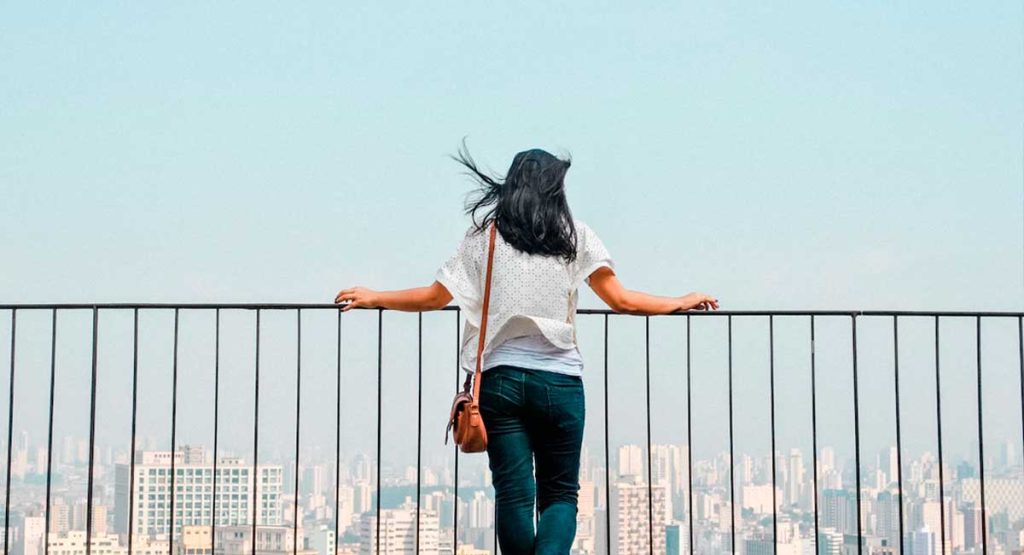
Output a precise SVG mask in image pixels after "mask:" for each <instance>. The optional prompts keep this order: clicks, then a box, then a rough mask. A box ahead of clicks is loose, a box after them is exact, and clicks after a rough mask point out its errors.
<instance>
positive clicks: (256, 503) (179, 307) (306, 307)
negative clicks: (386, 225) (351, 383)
mask: <svg viewBox="0 0 1024 555" xmlns="http://www.w3.org/2000/svg"><path fill="white" fill-rule="evenodd" d="M371 310H376V311H377V321H376V324H377V330H376V339H377V347H376V365H377V368H376V370H377V385H376V430H375V432H376V442H375V443H376V465H377V472H376V473H375V474H376V493H377V495H376V500H375V509H374V510H375V511H376V516H377V517H378V518H376V537H377V538H380V523H381V519H380V518H379V516H380V512H381V495H380V492H381V491H382V490H381V472H380V465H381V447H382V441H383V438H382V434H381V417H382V408H383V407H382V385H381V384H382V377H383V374H382V368H383V351H384V348H383V345H384V344H383V338H384V312H385V311H384V310H379V309H371ZM443 310H444V311H446V312H451V313H453V314H454V318H455V324H456V330H455V337H456V342H455V344H456V360H458V349H459V345H460V337H459V333H460V322H461V314H460V311H459V309H458V308H457V307H454V306H452V307H447V308H445V309H443ZM0 311H6V312H8V313H9V316H10V364H9V376H8V378H9V380H8V388H9V393H8V418H7V444H6V449H7V453H6V461H7V467H6V482H5V492H4V499H5V502H4V509H5V516H4V546H5V547H4V553H5V555H7V554H8V553H9V552H10V550H11V541H10V540H11V538H12V535H11V533H10V531H11V515H12V513H14V512H15V508H14V507H12V506H11V499H12V497H11V492H12V476H11V469H12V445H13V441H14V416H15V412H16V408H17V406H18V399H17V398H16V396H15V386H16V377H17V376H19V375H20V374H18V373H17V372H16V371H17V370H18V368H17V364H16V351H17V347H18V341H19V335H18V327H17V325H18V318H19V315H21V314H25V313H39V312H49V314H50V320H51V321H50V337H49V343H50V345H49V353H50V360H49V390H48V398H49V407H48V421H47V450H46V457H47V460H46V489H45V491H46V493H45V496H46V499H45V517H44V518H45V530H46V531H47V532H48V531H49V530H50V529H51V519H52V518H53V515H52V514H51V510H50V508H51V504H52V498H51V496H52V487H51V486H52V485H51V477H52V475H53V460H52V459H53V434H54V400H55V397H54V391H55V383H56V378H57V366H58V364H57V361H56V344H57V336H58V329H59V316H60V315H61V314H63V313H65V312H71V311H91V318H92V325H91V358H90V379H89V423H88V430H89V439H88V445H89V454H88V471H87V472H88V477H87V480H88V482H87V486H86V490H87V491H86V515H85V522H86V525H85V528H86V530H85V532H86V540H85V550H86V553H91V550H92V532H93V528H94V522H93V510H94V499H93V491H94V488H95V484H94V481H93V480H94V473H95V464H96V461H95V457H96V435H97V431H96V423H97V422H96V420H97V383H98V381H99V378H100V377H101V375H102V369H101V368H100V365H99V364H98V353H97V351H98V348H97V345H98V340H99V338H100V332H101V330H100V325H99V322H100V320H99V316H100V314H101V313H107V312H115V311H130V312H131V313H132V322H133V323H132V385H131V394H132V400H131V413H132V415H131V437H130V446H131V447H130V463H129V464H130V466H131V470H130V472H129V474H130V477H131V478H130V480H131V481H130V485H129V498H130V499H131V498H133V497H134V495H135V487H136V484H135V472H134V469H135V459H136V457H135V452H136V449H137V447H138V444H137V439H138V438H137V437H136V434H137V416H138V410H139V405H138V393H139V391H138V381H139V373H138V370H139V314H140V312H148V311H172V312H173V316H174V323H173V326H174V327H173V329H174V332H173V342H174V345H173V360H172V366H171V368H172V370H171V373H172V375H171V391H170V398H171V422H170V436H171V457H170V465H171V474H170V485H171V489H170V491H171V495H170V505H171V507H170V515H171V521H172V530H169V533H168V542H169V545H168V552H174V542H175V540H176V538H175V534H174V533H173V523H174V519H175V518H176V517H175V515H176V513H175V507H174V503H175V498H176V497H177V496H176V491H177V490H176V489H175V477H176V474H175V456H174V453H175V451H176V449H177V447H178V445H177V443H176V442H177V421H178V412H177V410H178V394H179V392H178V348H179V320H180V318H179V315H180V313H181V312H182V311H205V312H213V313H214V315H215V316H214V318H215V327H214V329H215V331H214V334H215V337H214V350H215V357H214V358H215V361H214V365H213V367H214V368H213V371H214V395H213V398H214V401H213V404H214V407H213V451H214V456H213V465H214V467H213V468H214V470H213V476H214V478H213V479H214V484H213V488H212V491H213V492H214V495H213V511H212V514H211V527H212V526H214V525H215V524H214V519H215V518H216V515H217V497H218V496H217V491H218V490H217V483H216V480H217V461H218V457H217V452H218V451H217V450H218V448H219V441H220V439H221V438H220V437H219V430H220V427H221V421H220V419H221V414H220V402H221V394H222V392H221V387H222V383H221V364H220V363H221V313H222V311H246V312H252V313H253V314H254V318H253V325H254V327H253V330H252V333H253V337H254V339H255V343H254V345H255V353H254V356H255V365H254V368H253V378H254V389H253V392H252V395H253V402H254V405H253V406H254V408H253V432H252V434H253V436H252V438H253V439H252V456H253V472H254V475H253V503H252V507H251V508H252V522H251V524H252V545H251V550H252V553H253V554H254V555H255V553H256V552H257V541H256V537H257V534H256V531H257V522H258V521H259V511H260V510H261V507H262V505H261V502H260V497H259V486H260V474H259V472H258V471H256V465H257V462H258V461H259V452H260V451H259V449H260V436H259V430H260V412H259V411H260V397H259V396H260V344H261V339H260V334H261V314H263V313H264V312H269V311H274V312H280V311H286V312H291V313H294V314H295V336H296V343H297V349H296V360H295V380H296V394H295V430H294V441H295V454H294V464H295V469H296V472H295V476H294V484H293V485H292V487H293V494H294V507H293V512H292V515H291V517H292V518H291V520H292V526H293V527H294V530H293V539H292V542H293V543H292V550H293V552H296V553H297V552H298V551H300V549H301V547H302V546H300V545H298V530H297V528H298V525H299V522H300V517H299V489H300V487H299V483H300V470H299V469H300V465H299V463H300V460H299V459H300V449H299V446H300V421H301V410H300V407H301V406H302V396H301V393H302V386H301V384H302V368H303V358H302V334H303V331H302V321H303V314H304V313H310V312H314V311H335V312H337V323H336V326H337V330H336V334H334V335H335V338H336V343H337V344H336V346H335V350H336V357H337V361H336V369H335V370H336V384H335V385H336V392H335V395H336V398H337V406H336V414H335V423H334V425H335V438H334V439H335V452H334V458H335V461H334V462H335V469H336V472H338V474H337V475H336V476H335V477H334V478H335V491H334V515H333V518H334V531H335V538H337V537H338V536H337V533H338V531H339V529H338V520H339V519H338V514H339V498H340V487H341V483H340V463H341V452H342V437H341V427H342V401H341V399H342V372H343V368H342V347H343V344H344V334H343V320H344V319H345V318H346V316H345V314H348V313H343V312H341V311H338V309H337V307H336V306H334V305H323V304H205V303H204V304H194V303H192V304H189V303H183V304H156V303H149V304H145V303H143V304H138V303H113V304H6V305H0ZM578 314H580V315H585V316H588V317H597V318H602V319H603V322H602V323H603V338H604V345H603V349H604V364H603V373H604V375H603V380H604V399H603V404H604V422H603V438H604V459H605V466H604V468H605V472H604V480H605V484H604V485H605V488H604V494H605V500H604V503H605V507H606V510H605V514H604V519H605V530H604V531H605V538H604V541H605V549H606V550H607V551H606V552H608V553H612V552H614V551H613V546H612V545H611V530H612V518H611V513H612V507H611V506H610V504H609V503H610V501H609V496H610V492H611V486H612V484H611V470H610V462H611V459H610V452H609V451H610V447H609V433H608V430H609V416H608V415H609V410H608V397H609V396H608V391H609V389H608V375H609V364H608V322H609V319H611V318H636V317H630V316H620V315H616V314H614V313H612V312H610V311H607V310H590V309H581V310H579V311H578ZM781 317H786V318H799V319H806V321H807V325H808V328H807V341H808V342H809V347H810V348H809V354H810V359H809V364H810V375H809V381H810V389H811V396H810V404H811V407H810V408H811V415H810V421H811V445H812V448H811V450H812V454H813V460H812V465H811V466H812V469H813V475H812V484H811V486H812V488H813V499H814V502H813V506H814V520H813V530H814V541H818V539H819V538H820V530H819V524H820V523H819V520H820V519H819V514H818V505H819V502H818V500H819V498H820V492H819V484H818V482H819V479H820V476H819V475H818V434H819V429H818V416H819V414H818V412H819V407H818V404H817V396H818V395H817V388H818V376H817V367H816V359H815V330H816V325H817V322H818V320H820V319H821V318H848V319H849V322H850V324H849V333H850V337H849V340H850V356H851V361H852V365H851V368H850V372H851V378H852V391H851V392H850V393H851V395H850V400H849V402H850V403H851V405H852V406H850V407H849V409H850V413H851V414H852V418H853V429H854V439H853V443H854V452H855V455H854V458H855V465H854V479H855V488H856V490H855V491H856V536H855V540H854V541H855V542H856V546H857V551H858V553H864V552H865V551H864V549H865V545H864V533H863V530H862V522H863V518H862V517H863V515H862V514H861V511H862V500H861V490H862V483H861V480H862V477H861V462H862V457H861V451H860V449H861V419H862V418H861V413H860V411H861V399H860V397H859V392H860V385H859V382H858V379H859V377H858V356H857V355H858V337H857V330H858V322H859V321H863V320H866V319H871V320H872V321H878V320H884V319H891V325H892V342H893V351H892V363H893V376H892V378H893V384H894V388H895V391H894V392H893V395H894V399H895V407H894V410H895V440H896V457H897V460H896V468H897V469H898V471H897V476H896V480H897V484H898V485H897V492H898V494H899V497H900V500H899V504H898V508H899V517H898V520H899V538H900V552H902V551H903V543H904V540H905V538H906V531H905V530H904V522H905V521H906V517H905V515H904V504H905V503H904V499H903V479H904V476H903V449H904V446H903V437H902V434H903V430H902V429H901V420H902V414H901V404H900V399H901V394H902V392H901V390H900V387H901V385H900V343H899V337H900V322H903V321H906V320H910V319H930V320H931V321H932V325H933V326H934V357H935V359H934V374H935V404H936V412H935V426H936V432H937V437H936V441H937V445H938V449H937V451H938V469H939V481H938V487H939V494H938V496H939V499H940V503H939V509H940V511H941V512H940V519H941V522H942V525H941V526H940V530H939V535H940V541H941V543H940V545H942V546H946V545H947V538H946V527H947V519H948V518H949V516H948V515H946V510H945V505H946V504H945V502H944V500H945V499H946V492H945V491H944V489H943V488H944V482H945V480H946V476H945V475H944V474H943V472H944V471H943V466H944V460H943V445H942V442H943V427H942V405H941V401H942V398H943V391H942V382H941V377H942V373H941V371H940V360H941V356H940V352H939V346H940V339H941V338H940V322H941V321H945V320H947V319H973V320H974V328H975V329H974V331H975V337H974V340H975V341H974V342H975V357H974V363H975V367H976V368H975V371H976V375H975V381H976V386H977V390H976V396H975V395H973V393H974V392H970V393H968V392H966V391H961V392H958V393H957V397H956V399H957V400H958V401H960V402H963V403H968V402H971V403H975V404H976V405H977V438H976V439H977V458H978V478H979V483H980V513H981V518H980V522H981V535H982V537H981V542H980V547H981V552H982V553H987V552H988V548H989V538H988V536H987V533H988V527H989V526H988V524H987V520H986V499H985V451H984V423H983V395H982V380H983V372H982V339H983V335H982V321H983V320H989V319H993V320H1008V319H1009V320H1014V319H1015V320H1016V331H1017V333H1016V336H1017V337H1016V340H1017V357H1018V365H1019V367H1020V370H1019V371H1020V383H1019V384H1015V385H1018V386H1019V387H1020V403H1021V405H1022V406H1024V334H1022V328H1024V326H1022V318H1024V313H1020V312H992V311H989V312H937V311H839V310H831V311H719V312H711V313H707V312H691V313H684V314H675V315H669V316H665V318H685V327H686V349H685V368H684V370H685V384H686V418H687V423H686V430H687V437H686V445H687V484H686V488H687V491H686V504H687V510H686V519H687V520H686V528H687V533H688V542H687V549H688V551H689V552H690V553H694V552H695V543H694V542H695V539H694V529H695V527H696V523H695V522H694V503H693V490H694V484H693V445H692V436H693V428H692V424H691V422H692V417H693V414H692V410H691V405H692V404H693V396H692V393H693V392H692V391H691V365H692V361H691V358H692V353H691V333H690V331H691V320H692V318H715V319H724V320H725V323H726V330H727V353H728V354H727V368H728V374H727V377H728V435H729V437H728V445H729V453H728V460H729V469H730V472H729V510H730V512H731V514H730V518H729V522H730V532H729V550H732V551H733V552H735V551H736V546H737V539H738V538H737V528H736V491H735V490H736V479H735V477H734V476H733V471H734V470H735V468H736V460H735V444H734V441H733V439H734V437H733V436H734V412H735V408H734V405H733V400H734V399H733V397H734V395H733V386H734V383H733V380H734V376H733V321H734V318H764V319H766V321H767V322H766V323H767V328H768V347H769V349H768V353H767V358H768V361H767V362H768V368H769V391H768V394H769V401H770V405H769V406H770V415H769V420H770V429H771V437H770V440H771V457H770V458H771V488H772V492H771V493H772V507H773V510H772V526H771V531H772V534H771V541H772V542H773V543H775V544H776V545H777V542H778V537H779V533H778V519H777V513H778V507H779V502H778V500H777V499H776V489H777V485H776V479H777V476H778V469H777V468H776V467H775V466H776V391H775V384H776V376H775V364H776V353H775V343H776V338H775V337H776V336H775V321H776V318H781ZM643 318H644V353H645V360H644V371H645V378H646V380H645V399H644V401H645V416H646V427H645V438H646V443H647V511H648V515H647V524H648V534H649V538H648V549H649V550H650V552H651V553H654V551H655V546H654V543H655V533H654V529H655V522H654V518H653V515H654V506H653V499H654V495H653V491H652V487H653V476H652V460H651V358H650V354H651V338H650V337H651V336H650V327H651V319H652V317H643ZM655 318H660V317H655ZM423 343H424V341H423V315H422V314H420V315H419V317H418V319H417V346H416V348H417V406H416V407H417V408H416V410H417V419H416V444H417V445H416V490H415V491H416V509H417V510H416V529H417V531H418V530H419V527H420V515H421V512H422V511H421V510H420V500H421V483H422V466H423V458H422V428H423V419H422V413H423V383H424V381H423ZM460 376H461V370H460V369H459V368H458V363H456V374H455V388H456V389H457V388H459V387H460V381H461V380H460V379H459V378H460ZM1006 385H1007V386H1009V384H1006ZM971 397H974V398H973V399H972V398H971ZM947 400H948V397H947ZM1021 426H1022V434H1024V422H1022V423H1021ZM1022 443H1024V436H1022ZM453 450H454V452H455V458H454V460H455V466H454V472H455V479H454V489H455V500H456V501H455V503H454V518H453V538H452V545H453V548H454V546H457V545H458V524H459V517H458V487H459V478H458V474H459V463H458V461H459V457H458V450H457V449H454V448H453ZM134 505H135V503H134V501H132V502H130V503H129V511H130V512H129V514H128V527H127V546H128V553H132V552H133V551H132V549H133V547H134V546H133V535H134V534H133V530H134V526H133V525H132V524H133V518H135V515H134V514H133V511H134ZM214 541H216V535H215V534H212V531H211V542H214ZM419 542H420V534H418V533H417V534H416V549H417V551H419V549H420V543H419ZM44 543H45V546H44V553H46V554H48V553H49V541H47V540H44ZM375 545H376V546H377V550H378V551H379V549H380V543H379V540H378V541H377V542H376V543H375ZM494 545H495V546H496V545H497V542H496V541H494ZM211 549H212V550H214V551H215V550H216V545H215V544H211ZM496 550H497V549H496Z"/></svg>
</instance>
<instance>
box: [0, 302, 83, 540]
mask: <svg viewBox="0 0 1024 555" xmlns="http://www.w3.org/2000/svg"><path fill="white" fill-rule="evenodd" d="M95 310H96V309H95V308H94V309H93V311H95ZM95 322H96V319H95V316H94V317H93V325H95ZM17 331H18V309H16V308H12V309H11V372H10V388H11V390H10V391H9V392H8V395H9V399H8V401H7V403H8V404H7V482H6V483H5V484H4V485H5V488H6V490H7V491H6V492H5V493H4V555H8V554H9V553H10V534H9V530H10V528H11V443H12V442H13V441H14V347H15V340H14V338H15V336H16V335H17ZM91 477H92V476H91V474H90V478H91Z"/></svg>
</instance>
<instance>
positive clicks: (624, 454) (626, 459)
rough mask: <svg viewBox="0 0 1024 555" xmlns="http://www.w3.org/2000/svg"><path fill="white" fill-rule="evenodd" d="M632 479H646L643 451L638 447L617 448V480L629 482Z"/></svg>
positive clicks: (624, 446)
mask: <svg viewBox="0 0 1024 555" xmlns="http://www.w3.org/2000/svg"><path fill="white" fill-rule="evenodd" d="M632 477H636V478H644V479H646V476H645V475H644V464H643V450H641V449H640V446H639V445H623V446H622V447H619V478H620V479H624V480H629V479H630V478H632Z"/></svg>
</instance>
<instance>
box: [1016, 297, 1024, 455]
mask: <svg viewBox="0 0 1024 555" xmlns="http://www.w3.org/2000/svg"><path fill="white" fill-rule="evenodd" d="M1017 363H1018V364H1020V406H1021V415H1020V416H1021V423H1020V424H1021V426H1020V433H1021V448H1022V450H1024V317H1022V316H1018V317H1017Z"/></svg>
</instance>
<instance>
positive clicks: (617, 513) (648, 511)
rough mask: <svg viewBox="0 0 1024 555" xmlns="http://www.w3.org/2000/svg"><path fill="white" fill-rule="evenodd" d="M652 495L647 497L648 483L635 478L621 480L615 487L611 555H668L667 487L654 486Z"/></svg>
mask: <svg viewBox="0 0 1024 555" xmlns="http://www.w3.org/2000/svg"><path fill="white" fill-rule="evenodd" d="M650 493H651V497H648V486H647V484H646V483H644V482H642V481H640V480H639V479H635V478H634V479H633V480H631V481H625V480H620V481H618V482H616V483H615V484H614V485H613V486H612V491H611V494H612V495H611V497H612V498H611V506H612V509H613V511H614V512H613V513H612V518H611V520H612V530H611V544H612V553H616V554H620V555H631V554H641V553H652V552H653V553H655V554H659V555H665V513H664V511H665V499H664V498H665V495H667V492H666V487H665V485H664V484H657V485H654V486H652V487H651V488H650ZM649 499H650V502H649V501H648V500H649ZM652 511H653V512H652ZM649 517H650V518H649ZM652 533H653V536H654V549H653V551H652V550H651V535H652Z"/></svg>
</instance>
